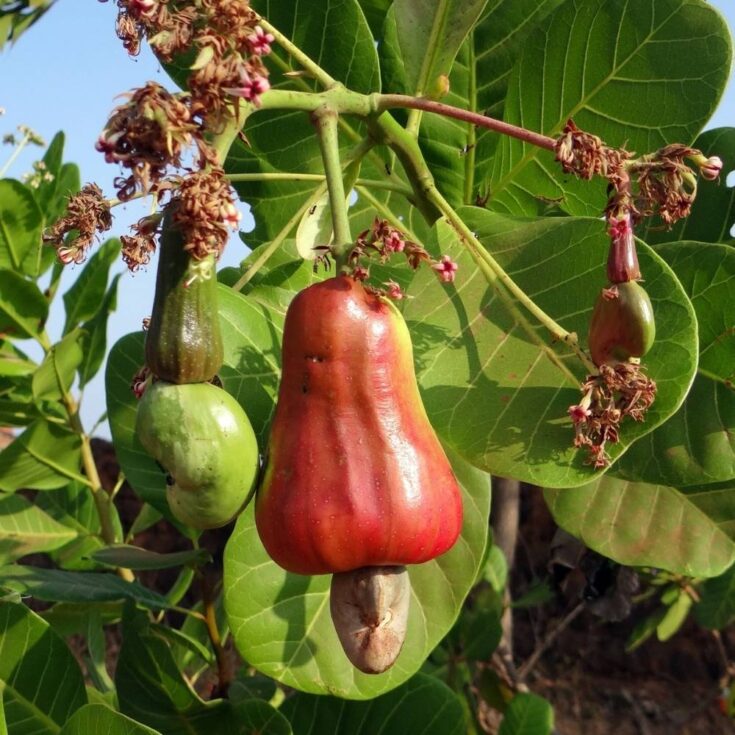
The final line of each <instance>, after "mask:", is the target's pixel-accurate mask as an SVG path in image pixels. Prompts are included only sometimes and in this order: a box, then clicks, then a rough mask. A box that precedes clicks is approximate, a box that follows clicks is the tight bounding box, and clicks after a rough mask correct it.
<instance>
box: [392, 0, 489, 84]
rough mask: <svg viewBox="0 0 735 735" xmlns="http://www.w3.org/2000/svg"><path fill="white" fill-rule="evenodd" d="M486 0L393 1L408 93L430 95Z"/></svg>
mask: <svg viewBox="0 0 735 735" xmlns="http://www.w3.org/2000/svg"><path fill="white" fill-rule="evenodd" d="M486 2H487V0H465V2H462V0H395V2H394V3H393V8H392V10H393V13H394V14H395V22H396V30H397V34H398V43H399V45H400V49H401V57H402V62H403V64H404V67H405V75H406V84H407V90H408V93H409V94H411V95H415V96H417V97H420V96H426V95H430V94H431V92H432V87H433V85H434V84H435V82H436V81H437V78H438V77H439V76H441V75H445V76H448V75H449V71H450V70H451V68H452V62H453V61H454V57H455V56H456V55H457V51H459V48H460V46H461V45H462V43H463V42H464V40H465V38H466V37H467V34H468V33H469V32H470V29H471V28H472V26H473V25H474V24H475V21H476V20H477V19H478V18H479V16H480V13H482V10H483V8H484V7H485V4H486Z"/></svg>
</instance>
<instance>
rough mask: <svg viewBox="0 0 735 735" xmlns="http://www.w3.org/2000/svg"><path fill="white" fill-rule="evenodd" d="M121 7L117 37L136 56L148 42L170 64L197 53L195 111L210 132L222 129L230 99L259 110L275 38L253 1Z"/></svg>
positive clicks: (152, 1)
mask: <svg viewBox="0 0 735 735" xmlns="http://www.w3.org/2000/svg"><path fill="white" fill-rule="evenodd" d="M102 1H103V2H104V1H105V0H102ZM117 6H118V8H119V12H118V17H117V34H118V36H119V38H120V39H121V40H122V42H123V45H124V46H125V48H126V49H127V51H128V52H129V53H130V54H133V55H135V54H137V53H138V51H139V49H140V43H141V41H142V39H143V38H147V39H148V42H149V43H150V45H151V47H152V48H153V50H154V51H155V53H156V55H157V56H158V58H159V59H161V60H162V61H164V62H170V61H172V60H173V59H174V58H175V57H176V56H178V55H180V54H182V53H184V52H186V51H189V50H190V49H194V51H195V54H196V61H195V62H194V64H193V65H192V67H191V74H190V75H189V79H188V80H187V87H188V89H189V92H190V96H189V106H190V109H191V113H192V115H193V116H195V117H198V118H200V119H201V120H202V121H203V122H205V124H206V126H207V127H208V128H209V129H216V128H217V127H218V125H219V123H220V122H221V120H222V114H223V111H224V110H225V108H226V107H227V104H228V101H229V96H230V95H235V96H238V97H243V98H244V99H246V100H247V101H249V102H252V103H253V104H255V105H257V104H258V98H259V97H260V95H261V94H263V92H266V91H267V90H268V89H269V87H270V85H269V83H268V71H267V69H266V68H265V65H264V64H263V60H262V57H263V56H265V55H267V54H268V53H270V51H271V46H270V44H271V43H272V42H273V36H272V35H271V34H270V33H267V32H265V31H264V30H263V29H262V27H261V26H259V25H258V20H259V19H258V15H257V14H256V13H255V12H254V11H253V10H252V9H251V8H250V3H249V1H248V0H198V2H196V3H191V2H177V1H175V0H117Z"/></svg>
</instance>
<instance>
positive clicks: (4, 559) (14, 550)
mask: <svg viewBox="0 0 735 735" xmlns="http://www.w3.org/2000/svg"><path fill="white" fill-rule="evenodd" d="M76 536H77V533H76V531H74V530H73V529H71V528H67V527H66V526H63V525H61V523H58V522H57V521H55V520H54V519H53V518H52V517H51V516H49V515H48V514H46V513H44V512H43V510H41V509H40V508H38V507H36V506H35V505H32V504H31V503H30V502H28V501H27V500H26V499H25V498H24V497H21V496H20V495H0V563H3V564H7V563H8V562H9V561H13V560H14V559H19V558H20V557H21V556H25V555H26V554H34V553H39V552H43V551H52V550H53V549H58V548H59V547H60V546H64V545H65V544H67V543H69V541H72V540H73V539H75V538H76Z"/></svg>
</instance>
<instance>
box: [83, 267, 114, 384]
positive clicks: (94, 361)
mask: <svg viewBox="0 0 735 735" xmlns="http://www.w3.org/2000/svg"><path fill="white" fill-rule="evenodd" d="M119 282H120V274H118V275H116V276H115V277H114V278H113V279H112V283H111V284H110V288H109V289H108V290H107V293H106V294H105V296H104V299H103V300H102V304H101V306H100V308H99V311H98V312H97V315H96V316H94V317H93V318H92V319H90V320H89V321H87V322H85V323H84V324H83V325H82V329H83V330H84V334H85V338H84V362H83V363H82V364H81V366H80V367H79V384H80V387H82V388H83V387H84V386H85V385H86V384H87V383H89V381H90V380H92V378H93V377H94V376H95V375H96V374H97V371H98V370H99V369H100V367H101V366H102V362H103V361H104V359H105V353H106V351H107V320H108V318H109V316H110V314H111V313H112V312H113V311H115V309H116V308H117V287H118V283H119Z"/></svg>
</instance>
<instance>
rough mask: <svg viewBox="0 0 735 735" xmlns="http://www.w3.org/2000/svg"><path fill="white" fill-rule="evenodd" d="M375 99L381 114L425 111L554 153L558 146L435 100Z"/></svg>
mask: <svg viewBox="0 0 735 735" xmlns="http://www.w3.org/2000/svg"><path fill="white" fill-rule="evenodd" d="M375 97H376V98H377V104H376V108H377V109H378V110H379V111H381V112H382V111H383V110H390V109H392V108H395V107H406V108H408V109H412V110H425V111H426V112H433V113H435V114H437V115H443V116H444V117H453V118H454V119H455V120H463V121H464V122H468V123H472V124H473V125H476V126H477V127H479V128H486V129H487V130H494V131H495V132H496V133H502V134H503V135H510V136H511V137H512V138H517V139H518V140H522V141H524V142H526V143H531V144H532V145H535V146H538V147H539V148H545V149H546V150H549V151H553V150H554V147H555V146H556V141H555V140H554V138H550V137H549V136H548V135H542V134H541V133H535V132H533V131H532V130H526V129H525V128H521V127H518V126H517V125H511V124H510V123H507V122H503V121H502V120H496V119H495V118H494V117H488V116H487V115H481V114H480V113H478V112H470V111H469V110H463V109H461V108H460V107H453V106H452V105H445V104H444V103H443V102H435V101H434V100H428V99H424V98H423V97H411V96H409V95H406V94H379V95H375Z"/></svg>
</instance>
